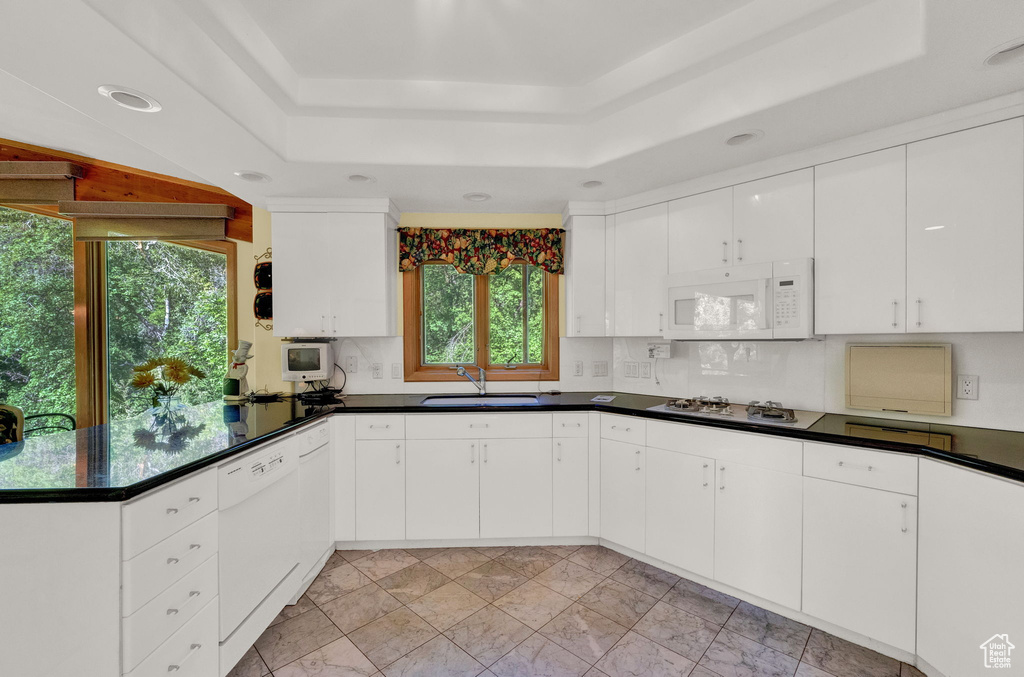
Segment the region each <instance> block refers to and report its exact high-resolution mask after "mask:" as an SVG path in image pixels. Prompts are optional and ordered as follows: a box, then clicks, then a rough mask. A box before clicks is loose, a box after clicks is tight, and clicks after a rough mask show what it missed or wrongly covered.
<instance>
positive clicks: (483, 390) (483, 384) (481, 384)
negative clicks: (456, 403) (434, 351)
mask: <svg viewBox="0 0 1024 677" xmlns="http://www.w3.org/2000/svg"><path fill="white" fill-rule="evenodd" d="M472 366H474V367H476V368H477V369H479V370H480V380H479V381H478V380H476V379H475V378H473V377H472V376H470V375H469V372H467V371H466V368H465V367H463V366H459V368H458V369H457V370H456V371H455V373H456V374H458V375H459V376H465V377H466V378H468V379H469V382H470V383H472V384H473V385H475V386H476V389H477V390H479V391H480V394H481V395H486V394H487V372H486V371H484V368H483V367H477V366H476V365H475V364H474V365H472Z"/></svg>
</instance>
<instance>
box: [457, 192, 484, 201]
mask: <svg viewBox="0 0 1024 677" xmlns="http://www.w3.org/2000/svg"><path fill="white" fill-rule="evenodd" d="M462 199H463V200H469V201H470V202H486V201H487V200H490V199H491V196H490V195H488V194H487V193H466V194H465V195H463V196H462Z"/></svg>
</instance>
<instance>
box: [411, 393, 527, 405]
mask: <svg viewBox="0 0 1024 677" xmlns="http://www.w3.org/2000/svg"><path fill="white" fill-rule="evenodd" d="M420 404H425V405H427V406H430V407H524V406H529V405H531V404H539V400H538V399H537V396H536V395H432V396H431V397H425V398H423V401H422V402H420Z"/></svg>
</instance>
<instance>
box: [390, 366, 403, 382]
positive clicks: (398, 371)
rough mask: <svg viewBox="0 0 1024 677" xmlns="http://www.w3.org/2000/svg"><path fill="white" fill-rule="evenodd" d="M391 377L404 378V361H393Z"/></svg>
mask: <svg viewBox="0 0 1024 677" xmlns="http://www.w3.org/2000/svg"><path fill="white" fill-rule="evenodd" d="M391 378H402V363H401V362H392V363H391Z"/></svg>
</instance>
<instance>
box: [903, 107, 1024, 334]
mask: <svg viewBox="0 0 1024 677" xmlns="http://www.w3.org/2000/svg"><path fill="white" fill-rule="evenodd" d="M1022 157H1024V120H1022V119H1021V118H1015V119H1013V120H1006V121H1004V122H997V123H994V124H990V125H985V126H982V127H976V128H974V129H968V130H966V131H962V132H957V133H955V134H946V135H944V136H939V137H935V138H932V139H926V140H924V141H918V142H916V143H912V144H910V145H909V146H907V301H908V305H909V309H908V314H907V330H908V331H910V332H988V331H1021V330H1022V329H1024V228H1022V223H1024V163H1022V161H1021V158H1022Z"/></svg>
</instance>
